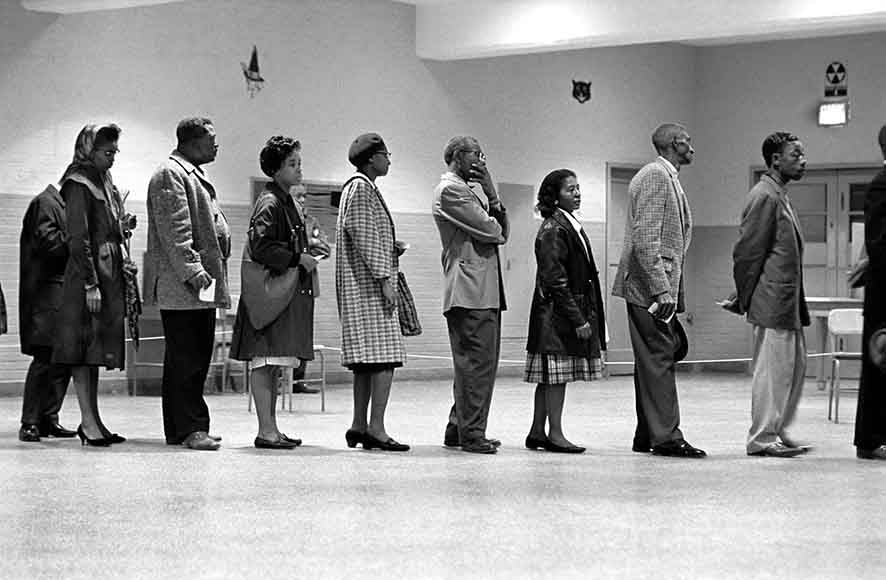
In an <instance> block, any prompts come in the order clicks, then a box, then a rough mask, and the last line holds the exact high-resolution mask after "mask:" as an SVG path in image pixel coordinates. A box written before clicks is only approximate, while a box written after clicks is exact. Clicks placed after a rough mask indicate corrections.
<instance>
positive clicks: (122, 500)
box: [0, 374, 886, 579]
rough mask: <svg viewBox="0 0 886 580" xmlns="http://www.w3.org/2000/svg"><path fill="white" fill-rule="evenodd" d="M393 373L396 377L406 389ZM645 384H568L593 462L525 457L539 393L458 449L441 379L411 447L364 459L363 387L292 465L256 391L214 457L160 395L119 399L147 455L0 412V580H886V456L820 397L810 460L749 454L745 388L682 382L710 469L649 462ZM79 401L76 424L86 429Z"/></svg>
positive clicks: (218, 422)
mask: <svg viewBox="0 0 886 580" xmlns="http://www.w3.org/2000/svg"><path fill="white" fill-rule="evenodd" d="M395 380H396V377H395ZM631 389H632V387H631V382H630V379H629V378H615V379H609V380H605V381H600V382H596V383H590V384H578V385H572V386H570V387H569V391H568V393H567V410H566V429H567V435H568V436H570V438H571V439H572V440H574V441H575V442H578V443H582V444H586V445H588V446H589V452H588V453H587V454H585V455H581V456H564V455H553V454H548V453H545V452H534V451H529V450H526V449H524V448H523V447H522V441H523V437H524V436H525V434H526V430H527V427H528V423H529V413H530V401H531V389H530V387H529V386H528V385H524V384H522V383H520V382H518V381H517V380H516V379H504V380H500V381H499V386H498V388H497V390H496V394H495V398H494V401H493V409H492V414H491V418H490V430H489V431H490V434H491V435H493V436H496V437H499V438H500V439H501V440H502V441H503V442H504V446H503V447H502V449H501V451H500V453H499V454H498V455H495V456H479V455H470V454H466V453H462V452H460V451H453V450H449V449H446V448H444V447H442V445H441V438H442V435H443V433H442V431H443V424H444V422H445V417H446V413H447V410H448V404H449V397H450V394H449V390H450V387H449V385H448V384H447V383H446V382H443V381H438V382H427V381H425V382H413V383H410V382H396V383H395V387H394V392H393V396H392V401H391V405H390V408H389V414H388V428H389V431H390V432H391V433H392V434H394V435H395V436H396V437H398V438H399V439H401V440H402V441H404V442H408V443H411V444H412V445H413V446H414V447H413V450H412V451H411V452H410V453H407V454H389V453H382V452H378V451H372V452H366V451H362V450H352V449H347V448H346V447H345V445H344V437H343V435H344V431H345V429H346V428H347V426H348V424H349V421H350V404H351V399H350V390H349V388H347V387H344V386H340V387H335V388H331V389H329V391H328V401H327V403H328V408H327V412H326V413H320V411H319V406H320V403H319V396H317V395H298V396H297V398H296V405H295V406H296V408H295V412H293V413H292V414H289V413H288V412H282V413H281V414H280V417H279V419H280V424H281V426H282V428H283V430H284V431H286V432H287V433H288V434H290V435H297V436H299V437H302V438H303V439H304V440H305V446H304V447H301V448H299V449H298V450H295V451H285V452H281V451H267V450H258V449H255V448H253V446H252V439H253V437H254V436H255V418H254V415H250V414H248V413H247V410H246V398H245V397H244V396H243V395H237V394H227V395H221V396H211V397H208V400H209V404H210V408H211V409H212V417H213V426H212V431H213V432H214V433H218V434H220V435H222V436H223V437H224V442H223V447H222V449H221V450H220V451H218V452H195V451H188V450H185V449H182V448H177V447H168V446H166V445H164V444H163V442H162V436H161V429H160V427H161V421H160V400H159V399H158V398H153V397H145V398H141V397H140V398H129V397H125V396H110V395H109V396H104V397H103V398H102V399H101V406H102V410H103V414H104V417H105V420H106V422H107V423H108V425H109V426H110V427H112V428H113V429H114V430H115V431H119V432H120V433H121V434H124V435H126V436H128V437H130V441H129V442H127V443H124V444H122V445H117V446H114V447H113V448H111V449H99V448H87V447H81V446H80V445H79V442H78V441H76V440H56V439H50V440H47V441H45V442H43V443H36V444H35V443H29V444H26V443H21V442H19V441H18V440H17V437H16V433H17V426H18V419H19V412H20V404H21V401H20V399H18V398H15V397H9V398H3V399H0V425H2V428H0V522H2V524H0V525H2V530H0V554H2V557H0V578H4V579H5V578H9V579H19V578H38V579H39V578H65V579H74V578H94V579H101V578H124V579H128V578H152V579H160V578H176V579H178V578H182V579H184V578H188V579H190V578H286V579H300V578H355V579H356V578H376V579H386V578H402V579H410V578H668V579H671V578H716V579H726V578H742V579H745V578H779V579H785V578H804V579H807V578H828V579H830V578H878V579H880V578H884V577H886V551H884V550H883V547H884V545H886V526H884V525H883V522H884V515H883V514H884V510H883V499H882V498H883V489H884V485H886V462H874V461H860V460H857V459H856V458H855V456H854V448H853V447H852V446H851V440H852V429H853V425H852V419H853V416H854V407H855V399H854V397H853V396H846V397H844V399H843V403H844V405H843V409H842V411H843V419H844V421H845V422H841V423H840V424H833V423H830V422H828V421H827V420H826V406H827V398H826V396H825V394H824V392H822V391H818V390H817V389H815V387H814V385H812V384H811V383H809V384H808V385H807V393H806V395H805V397H804V399H803V401H802V403H801V409H800V415H799V417H798V420H797V423H796V425H795V428H794V429H793V434H794V435H795V437H796V438H798V439H802V440H804V441H807V442H810V443H812V444H814V445H815V450H814V451H813V452H812V453H811V454H809V455H806V456H802V457H798V458H794V459H772V458H752V457H748V456H746V455H745V453H744V446H743V441H744V436H745V432H746V429H747V427H748V420H749V415H750V411H749V392H750V391H749V382H748V379H747V378H746V377H744V376H741V375H716V374H693V375H681V377H680V396H681V404H682V411H683V429H684V433H685V435H686V437H687V439H688V440H689V441H690V442H692V443H693V444H695V445H697V446H699V447H702V448H705V449H706V450H707V451H708V453H709V455H710V456H709V457H708V458H707V459H704V460H684V459H672V458H661V457H653V456H650V455H645V454H637V453H632V452H631V450H630V441H631V434H632V430H633V419H632V414H633V395H632V390H631ZM76 408H77V407H76V401H75V400H74V398H73V397H71V399H70V400H68V401H67V402H66V406H65V408H64V409H63V411H62V422H63V424H65V425H67V426H70V427H76V424H77V411H76Z"/></svg>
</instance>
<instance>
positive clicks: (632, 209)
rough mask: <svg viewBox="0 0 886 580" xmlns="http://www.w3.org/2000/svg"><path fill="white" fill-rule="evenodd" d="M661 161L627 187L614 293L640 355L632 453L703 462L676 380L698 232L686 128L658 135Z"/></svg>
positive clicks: (665, 128) (668, 128)
mask: <svg viewBox="0 0 886 580" xmlns="http://www.w3.org/2000/svg"><path fill="white" fill-rule="evenodd" d="M652 144H653V145H654V146H655V150H656V151H657V152H658V158H657V159H656V160H655V161H653V162H652V163H649V164H647V165H646V166H645V167H643V168H642V169H640V171H638V172H637V174H636V175H635V176H634V178H633V179H631V183H630V185H629V186H628V195H629V197H630V206H629V208H628V216H627V222H626V224H625V236H624V244H623V246H622V253H621V260H620V262H619V264H618V271H617V272H616V274H615V281H614V283H613V286H612V294H613V295H614V296H619V297H621V298H624V299H625V302H627V309H628V325H629V328H630V334H631V345H632V347H633V350H634V393H635V396H636V410H637V429H636V432H635V433H634V443H633V447H632V448H633V450H634V451H636V452H638V453H648V452H649V451H650V450H651V451H652V453H654V454H656V455H667V456H672V457H704V456H705V452H704V451H702V450H701V449H697V448H695V447H693V446H692V445H690V444H689V443H687V442H686V440H684V439H683V433H681V431H680V406H679V403H678V401H677V383H676V379H675V376H674V367H675V362H676V361H675V355H676V353H677V351H678V350H679V349H680V348H681V346H685V345H681V338H680V336H681V334H682V333H680V331H679V330H678V325H679V322H678V321H677V318H676V313H678V312H683V311H685V297H684V285H685V284H684V280H683V266H684V262H685V260H686V251H687V250H688V249H689V241H690V238H691V232H692V216H691V215H690V213H689V203H688V202H687V200H686V194H685V193H684V192H683V187H682V186H681V185H680V179H679V173H678V172H679V170H680V167H681V166H682V165H688V164H689V163H691V162H692V158H693V156H694V154H695V150H694V149H693V148H692V145H691V138H690V136H689V133H688V132H687V131H686V128H685V127H683V126H682V125H678V124H675V123H666V124H664V125H661V126H660V127H658V128H657V129H656V130H655V132H654V133H653V134H652Z"/></svg>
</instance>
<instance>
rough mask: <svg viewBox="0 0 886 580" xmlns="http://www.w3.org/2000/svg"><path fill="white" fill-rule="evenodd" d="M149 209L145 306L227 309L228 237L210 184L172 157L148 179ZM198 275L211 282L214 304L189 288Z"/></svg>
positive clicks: (183, 161)
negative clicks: (189, 282) (204, 273)
mask: <svg viewBox="0 0 886 580" xmlns="http://www.w3.org/2000/svg"><path fill="white" fill-rule="evenodd" d="M147 205H148V254H147V258H146V265H145V299H146V302H148V303H153V302H156V303H157V304H158V305H159V306H160V308H161V309H169V310H191V309H205V308H228V307H229V306H230V303H231V297H230V294H229V293H228V264H227V260H228V257H229V256H230V254H231V234H230V231H229V230H228V222H227V220H226V219H225V215H224V213H222V211H221V209H220V208H219V206H218V202H217V200H216V195H215V188H214V187H213V185H212V183H210V181H209V180H208V179H207V178H206V176H205V175H204V174H203V172H202V171H200V170H199V169H198V168H197V167H195V166H194V165H193V164H191V163H190V162H189V161H187V160H186V159H185V158H184V157H182V156H181V154H179V153H178V152H177V151H173V152H172V154H171V155H170V156H169V159H167V160H166V161H165V162H164V163H163V164H162V165H161V166H160V167H159V168H157V170H156V171H155V172H154V175H153V176H152V177H151V181H150V183H149V184H148V199H147ZM201 272H207V273H209V275H210V276H212V278H213V279H214V280H215V301H214V302H203V301H201V300H200V297H199V295H198V292H197V290H195V289H194V288H193V287H192V286H191V285H190V284H188V283H187V281H188V280H190V279H191V278H193V277H194V276H196V275H198V274H200V273H201Z"/></svg>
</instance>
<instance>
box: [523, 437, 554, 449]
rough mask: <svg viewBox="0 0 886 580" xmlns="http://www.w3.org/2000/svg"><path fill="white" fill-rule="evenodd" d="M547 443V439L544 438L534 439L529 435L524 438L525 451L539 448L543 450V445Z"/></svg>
mask: <svg viewBox="0 0 886 580" xmlns="http://www.w3.org/2000/svg"><path fill="white" fill-rule="evenodd" d="M548 443H549V442H548V438H547V437H545V438H544V439H536V438H535V437H533V436H531V435H527V436H526V449H538V448H539V447H541V448H542V449H544V448H545V445H547V444H548Z"/></svg>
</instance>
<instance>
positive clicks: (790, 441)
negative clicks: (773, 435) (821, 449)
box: [779, 435, 812, 453]
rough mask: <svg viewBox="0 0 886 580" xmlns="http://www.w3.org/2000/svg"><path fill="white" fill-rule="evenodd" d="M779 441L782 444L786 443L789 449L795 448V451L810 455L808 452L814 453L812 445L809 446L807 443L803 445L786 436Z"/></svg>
mask: <svg viewBox="0 0 886 580" xmlns="http://www.w3.org/2000/svg"><path fill="white" fill-rule="evenodd" d="M779 439H781V442H782V443H784V444H785V445H786V446H788V447H794V448H795V449H802V450H803V453H808V452H810V451H812V445H807V444H806V443H801V442H800V441H796V440H794V439H793V438H791V437H788V436H786V435H782V436H781V437H779Z"/></svg>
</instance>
